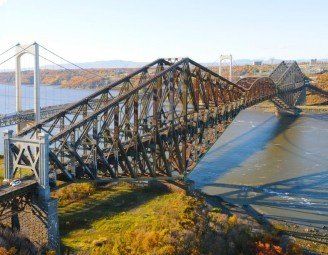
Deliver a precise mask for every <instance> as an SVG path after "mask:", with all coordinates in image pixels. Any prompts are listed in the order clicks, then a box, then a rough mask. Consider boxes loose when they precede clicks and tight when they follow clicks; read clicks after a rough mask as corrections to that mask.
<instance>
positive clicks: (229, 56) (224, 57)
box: [219, 54, 232, 81]
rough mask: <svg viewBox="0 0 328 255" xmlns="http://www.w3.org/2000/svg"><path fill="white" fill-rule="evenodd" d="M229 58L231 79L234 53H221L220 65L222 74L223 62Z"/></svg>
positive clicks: (230, 76)
mask: <svg viewBox="0 0 328 255" xmlns="http://www.w3.org/2000/svg"><path fill="white" fill-rule="evenodd" d="M225 60H228V61H229V80H230V81H231V79H232V55H231V54H230V55H220V65H219V74H220V75H222V63H223V62H224V61H225Z"/></svg>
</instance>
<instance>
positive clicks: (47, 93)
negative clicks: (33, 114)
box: [0, 84, 93, 154]
mask: <svg viewBox="0 0 328 255" xmlns="http://www.w3.org/2000/svg"><path fill="white" fill-rule="evenodd" d="M92 92H93V90H88V89H65V88H61V87H60V86H48V85H47V86H41V87H40V95H41V96H40V103H41V106H42V107H44V106H50V105H57V104H65V103H72V102H75V101H78V100H80V99H82V98H84V97H86V96H87V95H90V94H91V93H92ZM15 100H16V99H15V86H12V85H3V84H0V103H1V109H0V114H8V113H13V112H15ZM22 107H23V110H26V109H32V108H33V85H23V86H22ZM7 129H12V130H15V126H9V127H5V128H0V154H3V139H2V134H3V131H4V130H7Z"/></svg>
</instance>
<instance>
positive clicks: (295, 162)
mask: <svg viewBox="0 0 328 255" xmlns="http://www.w3.org/2000/svg"><path fill="white" fill-rule="evenodd" d="M90 93H92V90H82V89H77V90H73V89H63V88H60V87H58V86H41V105H42V106H47V105H54V104H62V103H69V102H74V101H77V100H79V99H81V98H83V97H85V96H87V95H89V94H90ZM0 95H1V106H2V108H1V111H0V113H1V114H4V113H10V112H14V111H15V88H14V86H9V85H1V86H0ZM23 98H24V102H23V108H24V109H29V108H32V106H33V86H27V85H25V86H23ZM5 129H15V127H14V126H12V127H6V128H1V129H0V133H2V132H3V131H4V130H5ZM327 145H328V115H326V114H304V115H302V116H300V117H298V118H291V117H289V118H286V117H285V118H277V117H276V116H275V115H274V114H273V113H268V112H264V111H262V110H255V109H251V110H244V111H242V112H241V113H240V114H239V115H238V116H237V118H236V119H235V120H234V122H233V123H232V124H231V125H230V126H229V127H228V129H227V130H226V131H225V132H224V133H223V135H222V136H221V137H220V139H219V140H218V141H217V142H216V143H215V144H214V145H213V146H212V148H211V149H210V150H209V152H208V153H207V154H206V156H205V157H204V158H203V159H202V160H201V161H200V162H199V164H198V165H197V166H196V168H195V169H194V171H193V172H192V173H191V174H190V175H189V178H190V179H192V180H194V181H195V185H196V187H197V188H199V189H202V190H203V191H204V192H206V193H208V194H210V195H218V196H221V197H222V198H224V199H225V200H227V201H229V202H232V203H235V204H240V205H242V204H249V205H252V206H253V207H254V208H255V209H256V210H258V211H260V212H262V213H263V214H265V215H266V216H267V217H272V218H276V219H284V220H286V221H292V222H297V223H301V224H308V225H316V226H323V225H325V226H328V216H327V215H328V189H327V188H328V157H327V155H328V146H327ZM0 153H3V139H0Z"/></svg>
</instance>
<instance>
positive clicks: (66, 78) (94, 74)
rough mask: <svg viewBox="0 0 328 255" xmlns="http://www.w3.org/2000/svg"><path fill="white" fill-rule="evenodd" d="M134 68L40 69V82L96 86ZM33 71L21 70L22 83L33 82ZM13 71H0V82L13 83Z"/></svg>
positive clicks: (118, 77)
mask: <svg viewBox="0 0 328 255" xmlns="http://www.w3.org/2000/svg"><path fill="white" fill-rule="evenodd" d="M134 70H135V68H119V69H118V68H101V69H88V70H87V71H83V70H41V84H44V85H60V86H62V87H65V88H97V87H99V86H104V85H106V84H108V83H110V82H113V81H115V80H118V79H120V78H122V77H124V76H126V75H127V74H128V73H130V72H133V71H134ZM33 75H34V74H33V71H32V70H29V71H23V72H22V83H23V84H33V81H34V77H33ZM14 83H15V73H14V72H0V84H14Z"/></svg>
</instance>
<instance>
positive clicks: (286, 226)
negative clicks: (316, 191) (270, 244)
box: [194, 189, 328, 255]
mask: <svg viewBox="0 0 328 255" xmlns="http://www.w3.org/2000/svg"><path fill="white" fill-rule="evenodd" d="M194 192H195V193H198V194H199V196H202V197H204V198H205V201H206V203H207V204H208V205H209V206H212V207H219V208H221V209H222V213H226V214H228V215H229V214H232V212H233V214H236V215H237V216H238V218H242V219H243V218H244V219H245V218H247V220H248V221H249V222H250V224H249V226H250V227H251V228H252V229H253V230H254V231H258V232H261V231H262V232H263V231H264V232H268V233H271V234H273V235H277V236H279V237H280V238H281V239H282V240H284V242H286V243H297V244H299V245H300V246H301V247H302V249H303V254H304V255H320V254H328V248H325V247H328V231H327V228H323V229H320V228H317V227H313V226H311V227H309V226H302V225H300V224H296V223H291V222H287V221H284V220H274V219H270V218H269V217H267V216H266V215H265V214H264V213H261V212H259V211H258V210H256V209H255V208H254V207H253V206H252V205H251V204H247V205H242V206H240V205H237V204H233V203H230V202H228V201H226V200H225V199H224V198H222V197H221V196H219V195H208V194H206V193H204V192H202V191H201V190H199V189H195V191H194ZM319 246H321V247H319ZM316 249H324V250H323V251H322V250H320V251H319V250H316Z"/></svg>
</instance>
